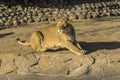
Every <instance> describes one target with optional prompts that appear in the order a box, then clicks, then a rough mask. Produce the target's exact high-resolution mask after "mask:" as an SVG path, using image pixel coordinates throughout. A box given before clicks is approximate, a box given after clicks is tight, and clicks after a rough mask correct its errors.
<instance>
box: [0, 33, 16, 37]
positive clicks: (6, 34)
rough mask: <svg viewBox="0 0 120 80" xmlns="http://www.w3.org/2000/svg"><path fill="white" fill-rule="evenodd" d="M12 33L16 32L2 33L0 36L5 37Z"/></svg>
mask: <svg viewBox="0 0 120 80" xmlns="http://www.w3.org/2000/svg"><path fill="white" fill-rule="evenodd" d="M12 34H14V32H10V33H4V34H0V38H4V37H5V36H9V35H12Z"/></svg>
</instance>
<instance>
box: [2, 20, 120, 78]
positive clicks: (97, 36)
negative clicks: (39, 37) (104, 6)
mask: <svg viewBox="0 0 120 80" xmlns="http://www.w3.org/2000/svg"><path fill="white" fill-rule="evenodd" d="M72 24H73V26H74V28H75V30H76V36H77V41H78V42H79V43H80V45H81V47H82V48H83V49H84V50H86V51H87V53H86V55H84V56H76V55H74V54H73V53H72V52H70V51H68V50H59V51H48V52H35V51H34V50H33V49H32V48H31V47H25V46H21V45H19V44H18V43H17V42H16V38H21V39H22V40H25V41H29V38H30V35H31V33H32V32H33V31H36V30H39V29H40V28H42V27H45V26H47V25H48V24H31V25H26V26H20V27H13V28H8V29H1V30H0V54H20V55H29V54H35V55H38V56H39V57H40V59H41V61H40V63H41V64H40V65H39V66H41V70H39V69H35V68H34V69H33V68H32V69H30V72H33V73H34V72H37V71H40V72H39V73H44V74H46V75H51V74H58V75H59V74H60V76H62V77H60V76H59V77H57V78H56V77H55V78H53V77H51V78H49V79H50V80H58V79H59V80H70V79H71V80H74V79H76V80H93V79H94V80H95V79H96V80H118V79H120V20H119V19H117V20H108V21H78V22H74V23H72ZM48 57H49V58H50V62H49V58H48ZM62 61H63V63H62ZM80 61H81V62H80ZM48 62H49V63H50V64H47V63H48ZM86 64H87V65H86ZM51 65H54V66H51ZM81 65H83V67H81V68H80V70H79V68H78V66H81ZM76 67H77V69H76ZM84 67H85V68H84ZM88 68H89V69H88ZM80 72H82V73H80ZM9 75H10V73H9V74H8V76H9ZM66 75H70V76H75V78H74V77H72V78H66V77H65V76H66ZM114 76H116V77H114ZM9 77H10V76H9ZM10 78H11V77H10ZM12 78H13V77H12ZM42 78H43V77H42ZM14 79H15V78H14ZM15 80H16V79H15ZM20 80H22V79H20ZM31 80H37V78H36V79H32V78H31ZM38 80H39V79H38ZM42 80H47V78H45V79H42Z"/></svg>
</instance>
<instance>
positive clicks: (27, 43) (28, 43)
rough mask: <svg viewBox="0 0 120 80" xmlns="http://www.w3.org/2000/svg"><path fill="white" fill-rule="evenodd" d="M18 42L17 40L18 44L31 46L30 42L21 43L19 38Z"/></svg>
mask: <svg viewBox="0 0 120 80" xmlns="http://www.w3.org/2000/svg"><path fill="white" fill-rule="evenodd" d="M16 40H17V42H18V43H19V44H21V45H24V46H30V42H23V41H21V40H20V39H19V38H17V39H16Z"/></svg>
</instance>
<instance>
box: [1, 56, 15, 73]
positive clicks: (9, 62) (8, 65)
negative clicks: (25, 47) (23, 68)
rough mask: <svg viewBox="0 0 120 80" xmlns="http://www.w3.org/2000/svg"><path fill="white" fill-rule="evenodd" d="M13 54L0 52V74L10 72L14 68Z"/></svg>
mask: <svg viewBox="0 0 120 80" xmlns="http://www.w3.org/2000/svg"><path fill="white" fill-rule="evenodd" d="M15 57H16V55H14V54H0V74H6V73H11V72H14V71H15V70H16V66H15Z"/></svg>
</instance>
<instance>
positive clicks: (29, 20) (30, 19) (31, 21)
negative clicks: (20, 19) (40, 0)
mask: <svg viewBox="0 0 120 80" xmlns="http://www.w3.org/2000/svg"><path fill="white" fill-rule="evenodd" d="M33 22H35V21H34V20H33V19H32V18H29V19H28V20H27V23H33Z"/></svg>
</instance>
